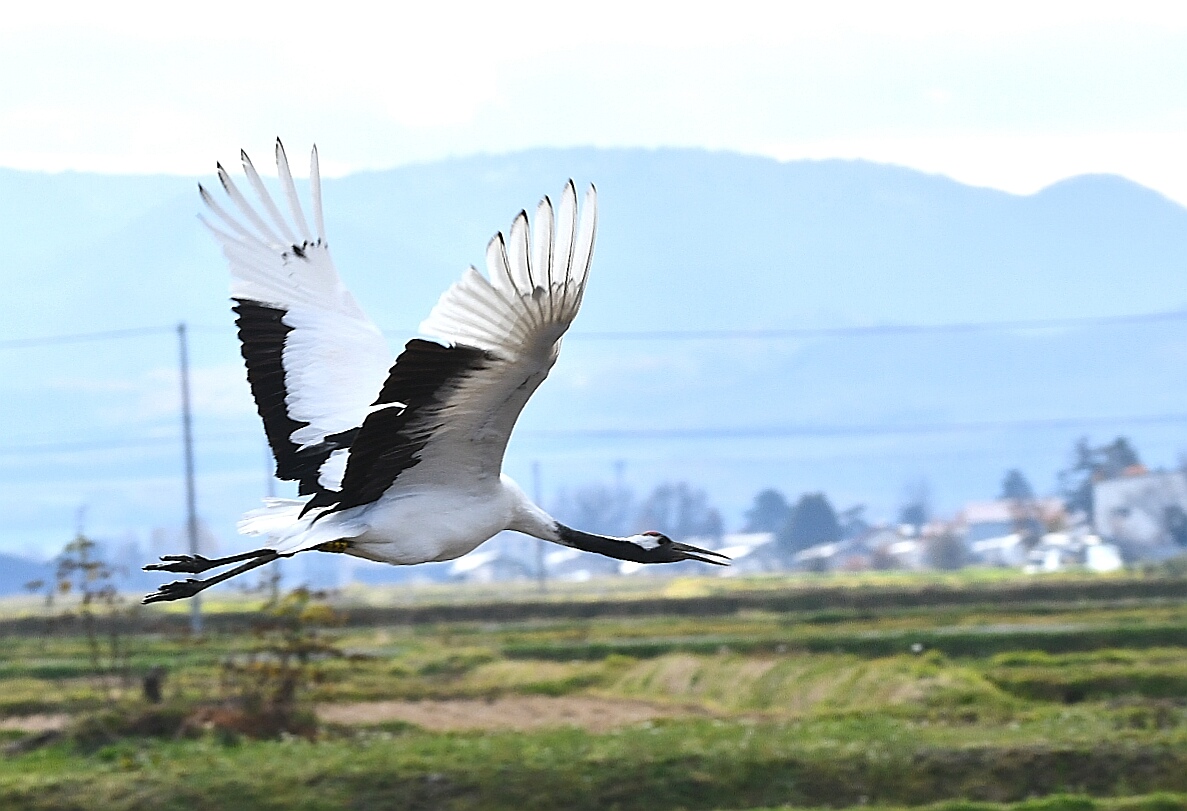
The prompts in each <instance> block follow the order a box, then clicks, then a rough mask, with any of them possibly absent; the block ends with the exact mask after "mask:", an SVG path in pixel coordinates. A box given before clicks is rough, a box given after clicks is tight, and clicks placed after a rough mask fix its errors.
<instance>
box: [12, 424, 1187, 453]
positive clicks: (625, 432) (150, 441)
mask: <svg viewBox="0 0 1187 811" xmlns="http://www.w3.org/2000/svg"><path fill="white" fill-rule="evenodd" d="M1180 423H1187V414H1145V415H1129V416H1125V415H1121V416H1116V417H1050V418H1036V419H1020V420H982V421H971V422H935V423H913V424H905V425H768V426H740V427H702V428H604V429H603V428H560V429H555V430H553V429H536V430H530V429H529V430H525V431H523V432H522V433H521V434H517V435H521V436H523V437H524V438H526V439H545V440H554V439H555V440H572V439H601V440H613V439H778V438H784V437H787V438H794V437H804V438H812V437H847V436H896V435H909V434H939V433H979V432H984V431H1008V430H1037V429H1060V428H1093V427H1099V426H1110V425H1174V424H1180ZM259 436H260V434H259V432H255V431H229V432H224V433H217V434H206V435H199V436H195V437H194V441H195V442H196V443H197V444H206V443H210V442H225V441H230V440H236V441H247V440H251V439H257V440H258V439H259ZM176 442H177V437H176V436H168V437H164V436H162V437H143V438H133V439H124V440H108V441H103V440H99V441H92V442H87V441H82V442H60V443H31V444H27V445H9V446H7V447H5V446H0V456H14V455H27V456H28V455H39V454H51V453H80V452H82V453H85V452H88V451H101V450H121V449H125V448H144V447H155V446H163V445H174V444H176Z"/></svg>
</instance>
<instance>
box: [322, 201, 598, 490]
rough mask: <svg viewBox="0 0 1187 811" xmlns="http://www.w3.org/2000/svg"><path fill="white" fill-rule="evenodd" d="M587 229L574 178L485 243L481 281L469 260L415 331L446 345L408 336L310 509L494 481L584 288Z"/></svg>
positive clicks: (589, 220)
mask: <svg viewBox="0 0 1187 811" xmlns="http://www.w3.org/2000/svg"><path fill="white" fill-rule="evenodd" d="M596 230H597V198H596V191H595V190H594V188H593V187H592V186H591V187H590V189H589V191H588V192H587V193H586V196H585V202H584V204H583V206H582V210H581V217H580V222H578V216H577V193H576V190H575V189H574V187H573V182H572V181H569V183H568V184H567V185H566V186H565V188H564V191H563V192H562V193H561V199H560V204H559V206H558V207H557V209H556V210H555V212H554V210H553V206H552V202H551V201H550V200H549V199H548V198H547V197H545V198H544V199H543V200H542V201H541V202H540V205H539V207H538V208H537V210H536V217H535V221H534V223H533V224H532V227H531V228H530V229H529V226H528V215H527V212H520V214H519V216H518V217H516V218H515V221H514V222H513V223H512V225H511V231H510V235H509V236H508V237H507V238H506V239H504V237H503V234H502V233H499V234H497V235H496V236H495V238H494V239H492V240H491V241H490V244H489V245H488V246H487V250H486V264H487V272H488V274H489V276H490V278H489V279H487V278H486V277H484V276H482V275H481V274H480V273H478V271H477V270H475V269H474V268H473V267H471V268H470V269H469V270H467V271H466V273H465V274H464V275H463V276H462V279H461V280H460V281H459V282H457V283H456V284H454V285H453V286H452V287H450V288H449V289H448V290H447V291H446V292H445V293H444V295H442V296H441V299H440V300H439V301H438V302H437V306H436V307H434V308H433V311H432V313H430V315H429V317H428V319H427V320H426V321H425V322H424V323H423V324H421V327H420V330H421V332H423V333H424V334H426V335H432V336H435V337H438V338H441V339H443V340H444V341H445V342H446V344H445V345H442V344H438V343H434V342H432V341H426V340H422V339H414V340H412V341H410V342H409V343H408V345H407V346H406V347H405V348H404V351H403V352H402V353H401V354H400V357H399V358H397V359H396V365H395V366H394V367H393V368H392V370H391V374H390V376H389V377H388V379H387V382H386V383H385V384H384V386H383V389H382V391H381V392H380V396H379V399H378V400H377V401H376V402H375V405H374V407H373V409H372V411H371V413H370V414H369V415H368V416H367V418H366V420H365V421H364V422H363V427H362V430H361V431H360V432H359V434H358V437H357V438H356V440H355V442H354V445H353V446H352V448H351V456H350V459H349V462H348V463H347V467H346V475H345V476H344V478H343V480H342V489H341V491H340V492H339V493H333V494H329V493H327V494H319V495H317V496H315V497H314V499H313V500H312V501H311V502H310V504H309V507H316V506H326V507H328V508H329V509H328V511H329V512H333V511H338V510H345V509H348V508H350V507H356V506H360V505H363V504H367V503H369V502H371V501H374V500H375V499H377V498H378V497H379V496H380V495H382V494H383V493H385V492H387V491H388V490H389V489H390V488H391V487H393V486H395V487H397V488H400V489H405V488H408V489H412V488H417V487H421V486H443V485H451V484H453V485H462V486H464V484H465V482H467V481H472V480H474V479H477V478H485V477H496V478H497V477H498V475H499V473H500V470H501V468H502V464H503V453H504V451H505V449H506V447H507V440H508V439H509V437H510V436H511V430H512V428H513V427H514V426H515V421H516V419H517V418H518V417H519V413H520V411H522V410H523V407H524V404H525V403H527V401H528V398H529V397H531V395H532V392H534V391H535V390H536V388H537V387H538V386H539V385H540V383H541V382H542V381H543V380H544V378H545V377H547V376H548V372H549V370H550V369H551V368H552V365H553V363H555V362H556V358H557V354H558V353H559V352H560V341H561V337H562V336H563V335H564V333H565V330H567V329H568V328H569V325H570V324H571V323H572V322H573V319H574V317H576V315H577V310H578V308H579V307H580V306H581V298H582V296H583V295H584V293H585V280H586V277H587V274H588V273H589V265H590V259H591V258H592V256H593V245H594V237H595V233H596Z"/></svg>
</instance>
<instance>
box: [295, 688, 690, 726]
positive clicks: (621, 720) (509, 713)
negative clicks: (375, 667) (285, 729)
mask: <svg viewBox="0 0 1187 811" xmlns="http://www.w3.org/2000/svg"><path fill="white" fill-rule="evenodd" d="M703 714H704V711H703V710H699V709H697V708H694V707H673V706H666V705H658V704H650V703H648V702H645V701H632V700H629V699H625V700H620V699H613V700H612V699H606V698H596V697H593V696H559V697H553V696H504V697H501V698H495V699H491V700H489V701H488V700H484V699H468V698H467V699H448V700H425V701H363V702H358V703H353V704H323V705H322V706H320V707H318V709H317V716H318V718H319V719H320V720H321V721H323V722H326V723H331V724H343V725H348V726H375V725H378V724H383V723H389V722H392V721H403V722H405V723H409V724H415V725H417V726H418V727H421V728H423V729H427V730H431V731H434V732H445V731H455V730H498V729H509V730H528V729H540V728H544V727H560V726H576V727H581V728H582V729H587V730H589V731H590V732H605V731H607V730H611V729H616V728H618V727H624V726H630V725H631V724H637V723H641V722H643V721H650V720H652V719H656V718H672V717H677V716H687V715H703Z"/></svg>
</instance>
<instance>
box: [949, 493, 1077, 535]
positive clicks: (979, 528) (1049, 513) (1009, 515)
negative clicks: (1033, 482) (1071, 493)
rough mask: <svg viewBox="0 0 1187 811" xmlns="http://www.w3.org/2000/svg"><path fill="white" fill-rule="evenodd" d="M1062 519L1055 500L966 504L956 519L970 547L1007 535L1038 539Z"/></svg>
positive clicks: (1059, 508)
mask: <svg viewBox="0 0 1187 811" xmlns="http://www.w3.org/2000/svg"><path fill="white" fill-rule="evenodd" d="M1063 517H1064V504H1063V501H1062V500H1061V499H1058V498H1036V499H997V500H995V501H970V502H969V503H968V504H965V505H964V507H962V508H961V510H960V512H959V513H958V514H957V516H956V520H957V524H958V525H959V526H960V527H961V528H962V530H963V532H964V537H965V540H966V541H967V542H968V543H969V544H970V545H972V544H974V543H976V542H978V541H985V540H989V539H990V538H1004V537H1006V536H1008V535H1013V534H1018V535H1022V536H1030V537H1036V538H1037V537H1038V536H1039V535H1042V534H1043V531H1044V529H1045V528H1046V527H1048V526H1050V525H1052V524H1054V523H1058V522H1060V521H1061V520H1062V519H1063Z"/></svg>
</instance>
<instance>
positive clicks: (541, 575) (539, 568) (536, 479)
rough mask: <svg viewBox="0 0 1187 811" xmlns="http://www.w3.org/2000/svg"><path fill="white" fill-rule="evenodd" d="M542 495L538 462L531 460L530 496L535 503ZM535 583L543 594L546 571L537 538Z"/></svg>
mask: <svg viewBox="0 0 1187 811" xmlns="http://www.w3.org/2000/svg"><path fill="white" fill-rule="evenodd" d="M543 497H544V488H543V487H541V485H540V462H539V461H535V462H532V498H533V499H535V501H536V504H538V505H540V506H541V507H543V506H544V505H543V504H540V502H541V500H542V499H543ZM536 583H537V585H538V586H539V588H540V593H541V594H544V593H546V592H547V591H548V573H547V572H546V571H545V570H544V541H542V540H540V539H539V538H537V539H536Z"/></svg>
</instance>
